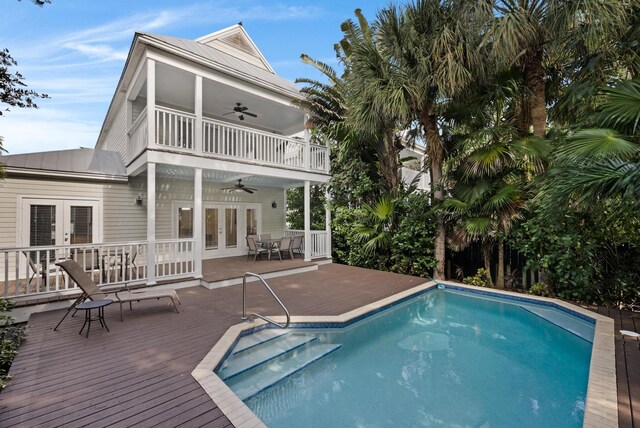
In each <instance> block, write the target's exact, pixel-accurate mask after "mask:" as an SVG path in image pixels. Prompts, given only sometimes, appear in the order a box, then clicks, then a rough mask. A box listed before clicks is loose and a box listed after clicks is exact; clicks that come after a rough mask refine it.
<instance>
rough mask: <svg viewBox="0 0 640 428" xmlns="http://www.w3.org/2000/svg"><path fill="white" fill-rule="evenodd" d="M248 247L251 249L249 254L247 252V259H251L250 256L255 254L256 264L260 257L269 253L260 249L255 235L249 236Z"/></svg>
mask: <svg viewBox="0 0 640 428" xmlns="http://www.w3.org/2000/svg"><path fill="white" fill-rule="evenodd" d="M247 246H248V247H249V252H247V259H249V256H250V255H251V252H253V253H254V256H253V261H254V262H255V261H256V259H257V258H258V257H260V256H261V255H262V254H264V253H266V252H267V250H266V249H265V248H262V247H259V246H258V245H257V244H256V238H255V235H249V236H247Z"/></svg>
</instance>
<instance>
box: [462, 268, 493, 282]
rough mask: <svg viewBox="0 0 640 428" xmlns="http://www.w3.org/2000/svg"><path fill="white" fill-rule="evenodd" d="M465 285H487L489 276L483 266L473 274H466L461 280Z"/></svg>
mask: <svg viewBox="0 0 640 428" xmlns="http://www.w3.org/2000/svg"><path fill="white" fill-rule="evenodd" d="M462 282H463V283H465V284H467V285H473V286H475V287H488V286H489V277H488V272H487V270H486V269H484V268H480V269H478V271H477V272H476V274H475V275H474V276H467V277H465V278H464V279H463V280H462Z"/></svg>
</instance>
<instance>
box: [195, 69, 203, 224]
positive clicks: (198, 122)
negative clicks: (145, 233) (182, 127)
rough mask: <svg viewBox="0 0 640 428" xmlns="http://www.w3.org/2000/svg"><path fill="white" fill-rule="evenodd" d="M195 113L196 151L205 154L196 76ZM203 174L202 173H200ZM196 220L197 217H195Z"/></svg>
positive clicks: (199, 83) (200, 89) (200, 93)
mask: <svg viewBox="0 0 640 428" xmlns="http://www.w3.org/2000/svg"><path fill="white" fill-rule="evenodd" d="M195 104H196V105H195V106H194V107H195V109H194V111H195V113H196V124H195V127H196V129H194V130H193V132H194V135H195V137H196V138H195V140H194V144H195V149H196V154H200V153H202V152H203V147H202V76H198V75H196V93H195ZM200 172H202V171H200ZM194 219H195V217H194Z"/></svg>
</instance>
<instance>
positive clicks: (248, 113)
mask: <svg viewBox="0 0 640 428" xmlns="http://www.w3.org/2000/svg"><path fill="white" fill-rule="evenodd" d="M242 114H246V115H247V116H251V117H258V115H257V114H255V113H251V112H250V111H245V112H244V113H242Z"/></svg>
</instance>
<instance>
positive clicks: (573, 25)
mask: <svg viewBox="0 0 640 428" xmlns="http://www.w3.org/2000/svg"><path fill="white" fill-rule="evenodd" d="M625 3H626V2H622V1H601V0H585V1H579V2H576V1H568V0H494V1H493V9H494V13H493V14H492V15H493V17H492V18H491V21H490V22H491V24H490V29H489V30H488V31H487V32H486V36H485V43H486V44H487V45H489V46H491V50H492V52H493V54H494V56H495V57H496V58H497V59H498V60H499V62H500V63H501V64H502V65H501V67H504V66H505V65H506V66H515V67H517V68H518V69H519V70H520V71H521V72H522V77H523V85H524V88H525V89H526V92H524V93H523V97H524V98H523V102H522V108H521V109H520V112H519V122H518V127H519V129H520V130H521V131H523V132H531V130H532V131H533V134H534V135H536V136H538V137H542V136H543V135H544V134H545V129H546V120H547V96H546V95H547V94H546V90H545V77H546V76H547V73H546V72H545V64H551V63H554V64H555V63H562V62H564V61H567V59H568V58H571V57H581V58H585V57H586V56H588V55H589V54H591V53H594V52H596V51H599V50H600V49H601V48H602V47H605V46H607V45H608V43H609V42H610V41H611V40H618V38H619V36H620V34H621V32H622V31H623V30H624V29H625V28H626V27H627V20H628V17H629V15H628V13H629V12H630V10H631V7H629V6H626V5H625ZM631 3H632V2H631Z"/></svg>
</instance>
